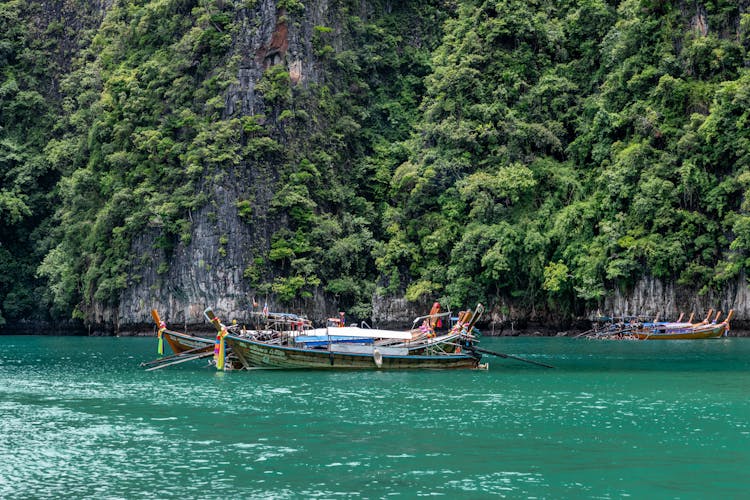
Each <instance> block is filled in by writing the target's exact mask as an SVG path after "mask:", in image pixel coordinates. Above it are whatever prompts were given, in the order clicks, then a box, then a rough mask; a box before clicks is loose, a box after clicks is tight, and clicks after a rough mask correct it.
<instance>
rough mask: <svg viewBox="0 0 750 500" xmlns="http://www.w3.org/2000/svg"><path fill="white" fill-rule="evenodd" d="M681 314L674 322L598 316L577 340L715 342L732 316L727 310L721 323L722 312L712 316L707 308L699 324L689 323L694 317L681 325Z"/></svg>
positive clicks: (726, 331) (712, 313) (633, 317)
mask: <svg viewBox="0 0 750 500" xmlns="http://www.w3.org/2000/svg"><path fill="white" fill-rule="evenodd" d="M683 316H684V315H680V317H679V318H677V320H676V321H659V318H658V316H657V317H656V318H654V319H652V320H649V319H647V318H645V317H644V316H628V317H620V318H613V317H599V318H597V319H596V321H595V322H594V328H592V329H591V330H589V331H586V332H583V333H582V334H580V335H578V337H586V338H593V339H607V340H695V339H715V338H721V337H723V336H726V334H727V333H728V332H729V324H730V322H731V321H732V317H734V310H730V311H729V313H728V314H727V315H726V317H725V318H724V320H723V321H720V319H721V317H722V312H721V311H717V312H716V314H714V311H713V309H709V310H708V313H707V314H706V316H705V318H704V319H703V320H702V321H698V322H693V318H694V314H691V315H690V318H689V319H688V320H687V321H686V322H682V318H683Z"/></svg>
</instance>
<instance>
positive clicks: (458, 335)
mask: <svg viewBox="0 0 750 500" xmlns="http://www.w3.org/2000/svg"><path fill="white" fill-rule="evenodd" d="M483 311H484V307H483V306H482V305H481V304H479V305H477V308H476V309H475V310H474V311H464V312H462V313H461V314H460V315H459V318H458V321H457V322H456V324H455V325H453V327H452V328H451V330H450V332H448V333H446V334H444V335H440V336H438V335H437V334H435V333H434V326H435V325H436V324H437V323H438V321H437V318H435V317H433V316H435V315H429V316H425V317H421V318H417V320H424V321H423V325H420V327H419V328H414V329H413V330H410V331H406V332H403V331H393V330H379V329H371V328H358V327H341V326H335V327H327V328H322V329H313V330H308V331H304V330H302V331H296V330H295V331H290V332H278V334H277V335H275V336H267V337H266V338H260V337H259V336H258V335H257V332H250V334H247V333H242V332H239V333H234V332H231V333H230V332H229V331H228V330H227V328H226V327H225V326H224V325H223V324H221V322H220V321H219V320H218V318H216V317H215V315H214V314H213V312H212V311H211V310H210V309H207V310H206V311H205V315H206V317H207V318H209V321H211V322H212V323H213V324H214V326H215V327H216V329H217V331H218V332H219V335H218V337H219V338H220V339H221V342H225V343H226V345H227V347H228V348H229V349H231V350H232V352H233V354H234V355H235V356H236V357H237V358H238V359H239V361H240V362H241V363H242V365H243V366H244V367H245V368H247V369H252V368H292V369H294V368H297V369H343V370H346V369H351V370H363V369H399V370H400V369H467V368H468V369H471V368H479V367H480V361H481V357H482V354H481V353H480V352H477V351H476V350H475V349H472V347H473V343H474V342H475V340H476V337H475V336H474V335H473V334H472V332H473V331H474V325H475V324H476V322H477V320H478V319H479V317H480V316H481V315H482V312H483ZM445 314H449V313H443V314H442V315H441V317H443V316H445ZM417 320H415V324H416V323H417ZM422 326H424V327H425V328H422ZM430 332H432V333H430ZM313 337H314V338H316V340H317V339H321V338H325V339H327V342H321V343H319V342H309V341H307V339H310V338H313ZM341 338H344V339H346V340H347V341H341ZM300 339H302V340H305V341H303V342H298V340H300ZM352 339H369V340H370V341H369V342H367V343H362V342H357V343H355V342H351V341H350V340H352ZM217 367H218V365H217Z"/></svg>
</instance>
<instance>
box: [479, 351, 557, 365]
mask: <svg viewBox="0 0 750 500" xmlns="http://www.w3.org/2000/svg"><path fill="white" fill-rule="evenodd" d="M469 349H470V350H472V351H476V352H481V353H482V354H489V355H491V356H498V357H500V358H510V359H515V360H518V361H523V362H524V363H531V364H532V365H539V366H543V367H545V368H554V366H552V365H546V364H544V363H540V362H538V361H532V360H530V359H524V358H520V357H518V356H513V355H512V354H504V353H502V352H495V351H490V350H489V349H482V348H480V347H469Z"/></svg>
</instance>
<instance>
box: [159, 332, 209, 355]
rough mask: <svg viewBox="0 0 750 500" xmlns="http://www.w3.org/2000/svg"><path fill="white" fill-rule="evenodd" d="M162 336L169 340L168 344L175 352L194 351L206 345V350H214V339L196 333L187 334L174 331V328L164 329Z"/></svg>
mask: <svg viewBox="0 0 750 500" xmlns="http://www.w3.org/2000/svg"><path fill="white" fill-rule="evenodd" d="M162 337H163V338H164V340H166V341H167V344H169V347H170V348H171V349H172V351H173V352H174V353H175V354H180V353H181V352H185V351H193V350H195V349H198V348H200V347H205V350H206V351H213V350H214V340H213V339H207V338H204V337H196V336H195V335H187V334H185V333H180V332H174V331H172V330H164V332H163V333H162ZM196 352H202V351H196Z"/></svg>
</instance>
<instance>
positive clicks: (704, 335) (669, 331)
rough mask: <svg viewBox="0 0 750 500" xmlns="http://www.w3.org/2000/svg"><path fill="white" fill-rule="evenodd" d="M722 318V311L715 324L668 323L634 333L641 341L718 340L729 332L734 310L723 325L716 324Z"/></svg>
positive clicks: (717, 315) (704, 322)
mask: <svg viewBox="0 0 750 500" xmlns="http://www.w3.org/2000/svg"><path fill="white" fill-rule="evenodd" d="M720 316H721V311H719V312H718V313H717V314H716V318H715V319H714V322H713V323H707V322H706V321H705V320H704V321H702V322H700V323H697V324H690V323H687V324H685V323H666V324H663V325H658V326H654V327H652V328H649V329H644V330H639V331H634V332H633V336H635V337H636V338H638V339H640V340H695V339H718V338H721V337H723V336H724V334H725V333H726V332H727V331H728V330H729V322H730V321H731V320H732V317H733V316H734V310H731V311H729V314H727V317H726V318H725V319H724V321H722V322H721V323H716V321H718V319H719V317H720Z"/></svg>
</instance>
